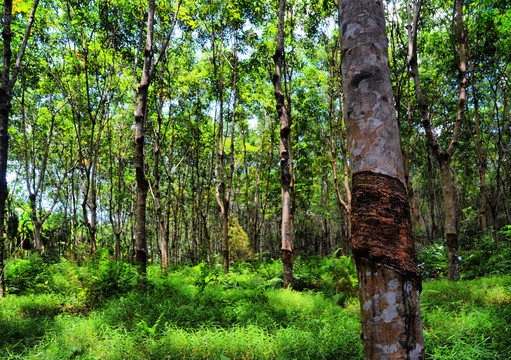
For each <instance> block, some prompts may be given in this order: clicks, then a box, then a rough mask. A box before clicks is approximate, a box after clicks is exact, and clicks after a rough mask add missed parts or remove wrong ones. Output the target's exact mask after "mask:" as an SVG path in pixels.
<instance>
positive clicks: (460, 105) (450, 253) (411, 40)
mask: <svg viewBox="0 0 511 360" xmlns="http://www.w3.org/2000/svg"><path fill="white" fill-rule="evenodd" d="M421 5H422V2H421V1H414V8H413V20H412V16H411V10H410V2H408V1H407V9H408V24H409V26H408V53H409V61H408V63H409V66H410V73H411V75H412V77H413V81H414V87H415V93H416V96H417V101H418V103H419V109H420V112H421V116H422V124H423V126H424V129H425V130H426V138H427V142H428V145H429V146H430V147H431V149H432V150H433V153H434V155H435V157H436V159H437V162H438V165H439V167H440V180H441V184H442V194H443V198H444V206H445V237H446V239H447V267H448V271H449V279H450V280H458V279H459V277H460V261H459V257H458V230H457V217H456V202H455V186H454V184H453V179H452V178H453V174H452V168H451V167H452V165H451V164H452V162H453V155H454V152H455V150H456V147H457V145H458V139H459V135H460V131H461V124H462V120H463V117H464V111H465V102H466V93H465V92H466V91H465V88H466V85H467V78H466V71H467V62H466V49H465V44H466V34H465V31H464V29H463V0H456V3H455V7H454V11H455V16H454V18H455V19H456V39H457V42H458V46H459V51H458V53H459V54H458V57H459V63H457V64H456V65H457V68H458V81H459V90H460V91H459V97H458V102H457V111H456V122H455V126H454V130H453V133H452V137H451V141H450V143H449V146H448V147H447V148H446V149H444V148H443V147H442V145H441V144H440V142H439V140H438V138H437V136H436V134H435V132H434V131H433V126H432V125H431V120H430V114H429V107H428V105H427V103H426V100H425V99H424V96H423V92H422V86H421V82H420V75H419V66H418V61H417V32H418V24H419V16H420V11H421Z"/></svg>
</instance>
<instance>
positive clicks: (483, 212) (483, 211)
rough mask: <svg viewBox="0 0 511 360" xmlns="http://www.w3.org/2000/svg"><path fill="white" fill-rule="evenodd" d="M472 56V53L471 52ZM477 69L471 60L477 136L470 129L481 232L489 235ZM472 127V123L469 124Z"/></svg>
mask: <svg viewBox="0 0 511 360" xmlns="http://www.w3.org/2000/svg"><path fill="white" fill-rule="evenodd" d="M469 56H470V52H469ZM474 72H475V68H474V61H473V60H470V73H471V74H470V86H471V89H472V98H473V101H474V120H475V124H474V125H475V134H474V132H473V131H472V129H471V128H470V127H469V129H470V132H471V134H472V139H473V142H474V145H475V147H476V155H477V165H478V168H479V191H480V197H481V206H480V208H479V215H480V220H481V230H482V231H483V233H484V234H487V233H488V220H487V219H488V214H487V212H488V201H487V195H486V171H487V166H488V161H487V158H486V151H485V150H484V148H483V137H482V135H481V114H480V113H479V97H478V95H477V92H476V86H475V73H474ZM469 125H470V122H469Z"/></svg>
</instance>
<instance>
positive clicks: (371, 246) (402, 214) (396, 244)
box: [351, 171, 421, 290]
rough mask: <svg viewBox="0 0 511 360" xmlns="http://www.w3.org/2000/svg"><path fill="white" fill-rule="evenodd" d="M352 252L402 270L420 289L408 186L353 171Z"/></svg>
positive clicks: (374, 175)
mask: <svg viewBox="0 0 511 360" xmlns="http://www.w3.org/2000/svg"><path fill="white" fill-rule="evenodd" d="M352 181H353V185H352V190H353V200H352V201H353V202H352V207H353V212H352V218H351V219H352V222H351V224H352V230H351V231H352V241H353V254H354V255H355V257H356V258H363V259H366V260H367V261H369V262H371V263H378V264H381V265H383V266H385V267H388V268H390V269H394V270H396V271H397V272H399V273H401V274H402V275H403V276H404V277H405V278H407V279H408V280H409V281H411V282H413V283H414V284H415V285H416V286H417V287H418V289H419V290H420V289H421V280H420V274H419V270H418V269H417V266H416V265H415V260H414V254H415V248H414V237H413V233H412V231H411V225H410V210H409V206H408V199H407V195H406V189H405V187H404V185H403V183H402V182H401V181H399V180H398V179H396V178H393V177H390V176H387V175H382V174H376V173H372V172H369V171H365V172H359V173H355V174H353V179H352Z"/></svg>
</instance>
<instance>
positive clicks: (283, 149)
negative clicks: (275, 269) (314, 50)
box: [273, 0, 293, 289]
mask: <svg viewBox="0 0 511 360" xmlns="http://www.w3.org/2000/svg"><path fill="white" fill-rule="evenodd" d="M285 14H286V0H279V22H278V31H277V48H276V49H275V55H273V61H274V62H275V73H274V75H273V86H274V89H275V101H276V108H277V113H278V116H279V120H280V183H281V189H282V190H281V193H282V248H281V250H282V265H283V271H284V289H287V288H288V287H289V286H291V285H292V283H293V209H292V206H293V199H292V193H293V189H292V178H293V172H292V168H291V161H290V157H291V121H290V119H289V117H288V113H287V108H286V104H285V101H284V93H283V91H282V64H283V62H284V58H285V54H284V17H285Z"/></svg>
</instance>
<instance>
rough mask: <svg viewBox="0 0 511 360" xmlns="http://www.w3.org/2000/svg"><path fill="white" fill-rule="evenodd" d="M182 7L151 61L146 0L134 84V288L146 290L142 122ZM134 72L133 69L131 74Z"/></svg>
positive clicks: (152, 1)
mask: <svg viewBox="0 0 511 360" xmlns="http://www.w3.org/2000/svg"><path fill="white" fill-rule="evenodd" d="M180 6H181V0H180V1H179V3H178V4H177V8H176V12H175V13H174V20H173V22H172V26H171V28H170V31H169V33H168V36H167V38H166V42H165V44H164V45H163V47H162V49H161V52H160V55H159V56H158V58H157V59H156V61H154V62H153V52H154V49H153V32H154V12H155V8H156V5H155V0H149V7H148V15H147V32H146V42H145V49H144V63H143V67H142V78H141V80H140V83H139V84H138V86H137V101H136V103H135V179H136V182H137V230H136V261H137V263H138V266H139V267H138V275H139V276H138V280H137V289H138V290H139V291H145V289H146V279H145V277H146V267H147V241H146V205H147V190H148V188H149V183H148V181H147V176H146V173H145V156H144V144H145V129H146V126H145V123H146V118H147V103H148V94H149V86H150V85H151V80H152V78H153V77H154V74H155V70H156V67H157V65H158V63H159V62H160V60H161V59H162V58H163V57H164V56H165V54H166V49H167V46H168V44H169V41H170V37H171V35H172V31H173V30H174V26H175V24H176V19H177V14H178V12H179V8H180ZM134 75H136V72H135V73H134Z"/></svg>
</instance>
